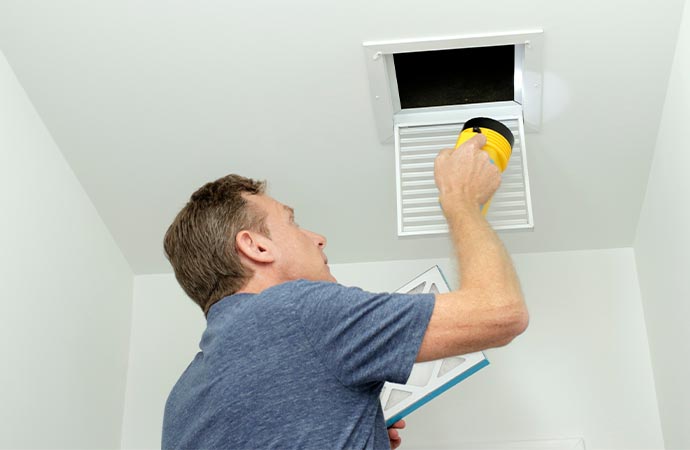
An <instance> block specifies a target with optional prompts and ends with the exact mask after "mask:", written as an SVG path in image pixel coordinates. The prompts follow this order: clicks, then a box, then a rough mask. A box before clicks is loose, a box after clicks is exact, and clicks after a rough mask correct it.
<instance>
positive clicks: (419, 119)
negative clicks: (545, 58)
mask: <svg viewBox="0 0 690 450" xmlns="http://www.w3.org/2000/svg"><path fill="white" fill-rule="evenodd" d="M541 38H542V32H541V30H537V31H529V32H521V33H508V34H494V35H482V36H466V37H454V38H444V39H431V40H406V41H396V42H371V43H365V44H364V47H365V51H366V56H367V66H368V71H369V78H370V82H371V90H372V101H373V104H374V111H375V114H376V122H377V128H378V131H379V136H380V139H381V141H382V142H390V141H394V142H395V158H396V180H397V194H398V198H397V203H398V235H400V236H409V235H419V234H438V233H446V232H447V231H448V227H447V224H446V221H445V218H444V217H443V213H442V211H441V208H440V205H439V203H438V190H437V189H436V186H435V183H434V173H433V169H434V159H435V158H436V155H437V154H438V152H439V151H440V150H441V149H443V148H449V147H450V148H452V147H453V146H454V145H455V142H456V140H457V137H458V134H459V133H460V131H461V130H462V126H463V124H464V123H465V122H466V121H467V120H469V119H471V118H473V117H491V118H493V119H496V120H499V121H501V122H503V123H504V124H505V125H506V126H508V128H510V130H511V131H512V133H513V135H514V136H515V145H514V148H513V155H512V157H511V159H510V162H509V164H508V167H507V169H506V171H505V172H504V173H503V183H502V185H501V187H500V188H499V190H498V192H497V193H496V195H495V196H494V198H493V201H492V203H491V207H490V209H489V213H488V214H487V220H488V221H489V223H491V225H492V226H493V227H494V229H497V230H507V229H532V228H533V227H534V222H533V218H532V204H531V199H530V190H529V175H528V170H527V159H526V152H527V149H526V147H527V146H526V143H525V130H527V131H538V130H539V128H540V126H541V92H542V90H541V82H542V70H541V49H542V39H541Z"/></svg>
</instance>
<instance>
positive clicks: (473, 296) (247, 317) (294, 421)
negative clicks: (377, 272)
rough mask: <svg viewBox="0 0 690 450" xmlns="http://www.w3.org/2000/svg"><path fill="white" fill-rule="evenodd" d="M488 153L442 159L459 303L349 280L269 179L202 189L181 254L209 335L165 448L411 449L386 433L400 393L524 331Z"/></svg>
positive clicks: (177, 226) (180, 240) (454, 297)
mask: <svg viewBox="0 0 690 450" xmlns="http://www.w3.org/2000/svg"><path fill="white" fill-rule="evenodd" d="M485 141H486V140H485V138H484V136H481V135H478V136H476V137H474V138H472V139H471V140H469V141H468V142H466V143H465V144H463V145H462V146H461V147H460V148H459V149H458V150H455V151H452V150H443V151H442V152H440V153H439V155H438V157H437V158H436V164H435V179H436V184H437V186H438V189H439V193H440V196H439V201H440V203H441V207H442V208H443V212H444V214H445V216H446V218H447V220H448V224H449V228H450V235H451V239H452V242H453V245H454V247H455V250H456V253H457V258H458V262H459V267H460V269H461V287H460V288H459V289H458V290H456V291H453V292H450V293H447V294H437V295H434V294H415V295H406V294H372V293H368V292H364V291H362V290H360V289H357V288H349V287H345V286H341V285H339V284H337V283H336V280H335V278H334V277H333V275H331V273H330V270H329V268H328V260H327V258H326V256H325V254H324V248H325V246H326V238H325V237H323V236H321V235H319V234H316V233H313V232H311V231H308V230H305V229H303V228H300V227H299V226H298V225H297V224H296V223H295V221H294V214H293V210H292V209H291V208H290V207H288V206H286V205H283V204H281V203H279V202H278V201H276V200H274V199H273V198H271V197H269V196H267V195H266V194H265V193H264V185H263V184H262V183H257V182H255V181H253V180H249V179H246V178H242V177H239V176H236V175H229V176H227V177H224V178H221V179H219V180H216V181H215V182H212V183H208V184H206V185H205V186H203V187H202V188H201V189H199V190H198V191H197V192H195V193H194V194H193V195H192V197H191V199H190V201H189V203H188V204H187V205H186V206H185V207H184V208H183V209H182V211H180V213H179V214H178V216H177V217H176V218H175V221H174V222H173V224H172V225H171V226H170V228H169V230H168V232H167V233H166V236H165V251H166V254H167V255H168V258H169V260H170V262H171V264H172V266H173V268H174V270H175V275H176V277H177V279H178V281H179V282H180V284H181V285H182V287H183V289H184V290H185V291H186V292H187V294H188V295H189V296H190V297H191V298H192V299H193V300H194V301H195V302H196V303H197V304H198V305H199V306H200V307H201V308H202V310H203V311H204V313H205V314H206V316H207V328H206V331H205V332H204V334H203V337H202V339H201V343H200V348H201V351H200V352H199V353H198V354H197V355H196V357H195V358H194V360H193V361H192V362H191V364H190V365H189V367H188V368H187V369H186V370H185V372H184V373H183V374H182V376H181V377H180V379H179V381H178V382H177V384H176V385H175V387H174V388H173V390H172V392H171V393H170V396H169V398H168V401H167V403H166V407H165V417H164V424H163V448H166V449H167V448H184V449H192V448H204V449H213V448H232V449H259V448H280V449H284V448H297V449H331V448H353V449H362V448H366V449H382V448H389V447H392V448H396V447H397V446H398V445H400V436H399V435H398V431H397V429H399V428H402V427H404V423H403V422H402V421H401V422H399V423H397V424H396V425H395V427H394V428H393V429H391V430H388V432H387V431H386V429H385V422H384V420H383V414H382V411H381V407H380V404H379V399H378V396H379V393H380V391H381V388H382V386H383V383H384V382H386V381H392V382H396V383H404V382H405V381H406V380H407V378H408V376H409V374H410V371H411V370H412V365H413V364H414V363H415V362H421V361H429V360H434V359H439V358H444V357H448V356H453V355H461V354H465V353H469V352H474V351H478V350H483V349H486V348H490V347H497V346H501V345H505V344H507V343H509V342H510V341H511V340H512V339H513V338H514V337H515V336H517V335H519V334H520V333H522V332H523V331H524V330H525V328H526V327H527V321H528V318H527V310H526V307H525V304H524V301H523V298H522V294H521V292H520V286H519V283H518V280H517V276H516V274H515V270H514V268H513V265H512V263H511V260H510V257H509V256H508V254H507V253H506V251H505V249H504V248H503V245H502V244H501V242H500V240H499V239H498V237H497V236H496V234H495V233H494V232H493V230H491V228H490V226H489V225H488V223H487V222H486V220H485V219H484V217H483V216H482V215H481V212H480V205H482V204H484V203H485V202H487V201H488V200H489V199H490V198H491V196H492V195H493V193H494V192H495V191H496V189H497V188H498V186H499V184H500V173H499V171H498V169H497V168H496V167H495V166H494V165H492V164H491V162H490V161H489V158H488V155H487V154H486V153H485V152H483V151H480V148H481V147H482V146H483V145H484V143H485ZM396 428H397V429H396Z"/></svg>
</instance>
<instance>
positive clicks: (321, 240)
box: [247, 195, 336, 281]
mask: <svg viewBox="0 0 690 450" xmlns="http://www.w3.org/2000/svg"><path fill="white" fill-rule="evenodd" d="M247 199H248V200H249V201H251V202H252V203H254V204H255V205H256V206H258V207H259V208H260V209H261V210H262V211H264V212H265V214H266V226H267V228H268V231H269V233H270V235H271V236H270V239H271V241H272V243H273V246H274V252H275V262H274V267H275V268H276V270H278V271H279V273H280V274H281V276H282V277H283V278H284V280H285V281H290V280H297V279H300V278H304V279H307V280H312V281H336V280H335V278H334V277H333V275H331V270H330V268H329V267H328V258H327V257H326V255H325V254H324V252H323V249H324V248H325V247H326V238H325V237H324V236H321V235H320V234H317V233H314V232H311V231H309V230H305V229H304V228H300V227H299V225H297V223H295V216H294V211H293V209H292V208H290V207H289V206H286V205H283V204H282V203H280V202H278V201H277V200H275V199H273V198H271V197H269V196H267V195H250V196H248V197H247Z"/></svg>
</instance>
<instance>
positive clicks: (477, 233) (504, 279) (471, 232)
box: [444, 200, 526, 315]
mask: <svg viewBox="0 0 690 450" xmlns="http://www.w3.org/2000/svg"><path fill="white" fill-rule="evenodd" d="M451 201H452V200H451ZM444 211H446V218H447V219H448V226H449V228H450V234H451V239H452V242H453V245H454V247H455V252H456V256H457V260H458V265H459V277H460V283H461V287H462V288H463V289H477V290H481V291H482V292H484V293H486V294H487V296H486V297H485V299H486V301H489V302H491V303H492V304H495V305H496V306H514V307H515V308H516V312H519V310H524V313H525V315H526V307H525V303H524V299H523V296H522V292H521V290H520V283H519V281H518V278H517V274H516V273H515V268H514V266H513V262H512V260H511V258H510V255H509V254H508V252H507V251H506V249H505V247H504V245H503V243H502V242H501V240H500V239H499V238H498V235H497V234H496V232H494V230H493V229H492V228H491V226H490V225H489V223H488V222H487V221H486V219H485V218H484V216H483V215H482V214H481V211H480V209H479V208H478V207H476V206H475V205H473V204H471V203H470V202H461V201H457V202H456V203H455V204H450V205H447V206H446V207H445V208H444Z"/></svg>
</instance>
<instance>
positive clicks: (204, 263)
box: [163, 174, 268, 314]
mask: <svg viewBox="0 0 690 450" xmlns="http://www.w3.org/2000/svg"><path fill="white" fill-rule="evenodd" d="M265 188H266V183H265V182H264V181H255V180H252V179H250V178H244V177H241V176H239V175H234V174H231V175H227V176H225V177H223V178H219V179H217V180H216V181H213V182H211V183H206V184H205V185H203V186H202V187H201V188H200V189H198V190H197V191H196V192H195V193H194V194H192V197H191V198H190V200H189V202H187V204H186V205H185V207H184V208H182V210H181V211H180V212H179V213H178V214H177V217H175V220H174V221H173V223H172V224H171V225H170V227H169V228H168V231H167V232H166V233H165V238H164V240H163V247H164V248H165V254H166V256H167V257H168V260H169V261H170V264H171V265H172V266H173V269H174V270H175V278H177V281H178V282H179V283H180V286H182V289H184V291H185V292H186V293H187V295H189V297H191V298H192V300H194V301H195V302H196V303H197V304H198V305H199V306H200V307H201V309H202V310H203V311H204V314H208V310H209V308H210V307H211V305H213V304H214V303H216V302H217V301H218V300H220V299H222V298H223V297H226V296H228V295H231V294H234V293H235V292H237V291H238V290H239V289H240V288H242V286H244V284H245V283H246V282H247V280H248V279H249V278H251V276H252V275H253V273H252V271H251V269H248V268H247V267H245V266H244V265H243V264H242V262H241V260H240V257H239V255H238V253H237V246H236V244H235V236H236V235H237V233H238V232H239V231H241V230H256V231H259V232H262V233H264V234H266V235H267V236H268V229H267V228H266V224H265V218H266V217H265V213H262V212H261V211H257V209H256V208H255V207H253V206H252V205H251V204H250V203H249V202H247V200H246V199H245V198H244V197H243V196H242V194H252V195H258V194H263V193H264V192H265Z"/></svg>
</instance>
